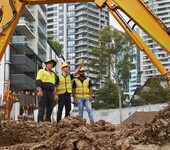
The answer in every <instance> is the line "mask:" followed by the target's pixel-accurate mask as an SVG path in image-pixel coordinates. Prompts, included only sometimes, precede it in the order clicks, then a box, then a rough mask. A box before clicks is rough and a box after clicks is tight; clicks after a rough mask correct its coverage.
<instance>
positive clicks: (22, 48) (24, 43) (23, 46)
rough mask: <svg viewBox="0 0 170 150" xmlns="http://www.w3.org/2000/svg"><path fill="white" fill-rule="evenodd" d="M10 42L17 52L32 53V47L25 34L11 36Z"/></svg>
mask: <svg viewBox="0 0 170 150" xmlns="http://www.w3.org/2000/svg"><path fill="white" fill-rule="evenodd" d="M11 43H12V45H13V46H14V47H15V49H16V50H17V51H18V52H19V53H21V54H23V53H24V54H32V51H33V47H32V44H31V42H29V41H28V40H27V38H26V36H12V40H11Z"/></svg>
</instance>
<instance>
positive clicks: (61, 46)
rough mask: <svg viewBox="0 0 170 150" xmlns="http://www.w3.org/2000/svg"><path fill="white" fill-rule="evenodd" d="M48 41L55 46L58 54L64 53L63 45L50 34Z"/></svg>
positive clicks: (54, 48)
mask: <svg viewBox="0 0 170 150" xmlns="http://www.w3.org/2000/svg"><path fill="white" fill-rule="evenodd" d="M48 43H49V45H50V46H51V47H52V48H53V50H54V52H55V53H56V55H58V56H60V55H61V54H62V53H63V45H62V44H60V43H59V42H58V41H57V40H55V39H54V38H53V37H52V36H50V35H49V36H48Z"/></svg>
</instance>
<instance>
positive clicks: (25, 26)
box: [0, 5, 47, 104]
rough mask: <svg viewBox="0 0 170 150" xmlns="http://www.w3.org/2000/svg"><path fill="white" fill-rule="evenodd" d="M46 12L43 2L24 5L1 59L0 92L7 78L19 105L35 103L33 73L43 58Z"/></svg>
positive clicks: (5, 84) (40, 64)
mask: <svg viewBox="0 0 170 150" xmlns="http://www.w3.org/2000/svg"><path fill="white" fill-rule="evenodd" d="M45 13H46V7H45V5H39V6H38V5H36V6H29V5H27V6H25V9H24V12H23V14H22V16H21V18H20V20H19V22H18V24H17V27H16V29H15V31H14V33H13V36H12V38H11V41H10V43H9V46H8V48H7V50H6V53H5V54H4V57H3V59H2V62H1V63H2V66H3V67H2V68H0V69H1V70H2V72H3V74H2V75H1V83H0V85H1V86H2V90H1V93H0V95H3V94H4V93H5V91H6V90H7V85H8V84H7V83H9V82H8V81H10V90H11V91H12V94H13V95H15V96H16V97H17V98H18V100H19V101H21V102H22V104H24V103H30V102H31V101H32V102H33V103H34V102H35V97H34V96H35V92H36V87H35V79H36V74H37V71H38V69H39V68H41V67H42V62H43V61H44V60H45V59H46V51H47V50H46V48H47V28H46V26H47V18H46V15H45ZM28 93H29V95H28ZM26 99H27V100H26ZM26 101H27V102H26ZM28 101H29V102H28Z"/></svg>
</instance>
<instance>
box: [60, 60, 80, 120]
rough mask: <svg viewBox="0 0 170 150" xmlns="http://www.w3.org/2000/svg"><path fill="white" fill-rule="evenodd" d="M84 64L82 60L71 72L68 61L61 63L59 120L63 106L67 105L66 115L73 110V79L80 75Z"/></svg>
mask: <svg viewBox="0 0 170 150" xmlns="http://www.w3.org/2000/svg"><path fill="white" fill-rule="evenodd" d="M82 66H83V61H81V63H80V65H79V67H78V68H77V69H76V71H75V72H74V73H73V74H70V73H69V72H70V66H69V65H68V64H67V63H63V64H62V65H61V70H62V74H61V75H60V76H59V79H58V81H59V82H58V84H57V85H58V86H57V93H58V98H59V100H58V112H57V122H59V121H60V120H61V117H62V111H63V107H64V106H65V117H66V116H69V115H70V111H71V93H72V79H73V78H74V77H75V76H77V75H78V72H79V70H80V69H81V67H82Z"/></svg>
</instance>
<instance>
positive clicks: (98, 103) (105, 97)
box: [93, 79, 119, 109]
mask: <svg viewBox="0 0 170 150" xmlns="http://www.w3.org/2000/svg"><path fill="white" fill-rule="evenodd" d="M118 106H119V101H118V94H117V87H116V85H115V84H114V83H113V82H112V81H111V80H109V79H108V80H107V81H106V83H105V86H103V87H102V88H101V89H99V90H98V91H96V93H95V102H94V103H93V107H94V108H96V109H99V108H100V109H102V108H103V109H108V108H116V107H118Z"/></svg>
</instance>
